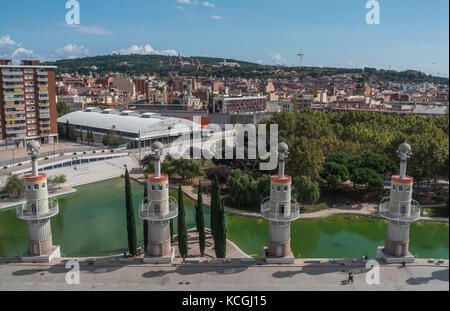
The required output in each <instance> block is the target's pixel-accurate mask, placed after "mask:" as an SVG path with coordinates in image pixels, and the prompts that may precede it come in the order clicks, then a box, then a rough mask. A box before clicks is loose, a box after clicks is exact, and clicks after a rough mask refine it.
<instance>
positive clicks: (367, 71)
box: [45, 54, 449, 85]
mask: <svg viewBox="0 0 450 311" xmlns="http://www.w3.org/2000/svg"><path fill="white" fill-rule="evenodd" d="M170 58H171V59H172V61H175V57H170V56H164V55H137V54H132V55H103V56H94V57H84V58H77V59H62V60H57V61H54V62H47V63H45V65H53V66H57V67H58V68H57V69H56V73H57V74H61V73H71V74H74V73H79V74H85V75H87V74H89V73H92V72H97V73H98V74H100V75H104V74H106V73H109V72H120V73H124V74H128V75H147V74H152V75H153V74H156V75H157V76H159V77H160V78H167V77H169V75H170V71H171V70H170V68H169V66H168V64H169V59H170ZM197 59H198V60H199V61H200V63H201V64H202V68H201V69H200V70H196V69H189V68H188V69H187V70H183V71H182V72H181V73H180V74H181V75H183V76H203V77H209V76H215V77H221V78H233V77H234V78H236V77H241V78H252V79H256V78H259V79H268V78H296V77H297V78H302V77H306V76H309V77H311V78H320V77H323V76H331V75H339V74H358V75H360V77H359V78H358V79H359V80H360V81H359V82H363V81H367V82H377V81H386V82H387V81H391V82H404V83H422V82H432V83H439V84H447V85H448V83H449V80H448V78H441V77H434V76H431V75H427V74H425V73H423V72H420V71H416V70H406V71H402V72H398V71H394V70H384V69H379V70H377V69H375V68H333V67H303V68H299V67H287V66H281V65H260V64H256V63H251V62H246V61H240V60H234V59H227V62H235V63H238V64H239V65H240V67H214V65H217V64H218V63H219V62H222V61H223V59H221V58H213V57H197V56H192V57H184V58H183V60H184V61H186V62H190V61H191V60H197ZM161 63H162V66H160V65H161Z"/></svg>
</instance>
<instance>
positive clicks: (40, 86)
mask: <svg viewBox="0 0 450 311" xmlns="http://www.w3.org/2000/svg"><path fill="white" fill-rule="evenodd" d="M38 88H48V84H46V83H44V84H42V83H39V84H38Z"/></svg>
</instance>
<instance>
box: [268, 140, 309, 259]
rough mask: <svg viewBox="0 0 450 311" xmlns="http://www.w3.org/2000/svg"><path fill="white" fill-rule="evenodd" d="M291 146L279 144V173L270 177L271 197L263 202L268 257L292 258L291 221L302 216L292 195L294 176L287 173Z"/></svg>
mask: <svg viewBox="0 0 450 311" xmlns="http://www.w3.org/2000/svg"><path fill="white" fill-rule="evenodd" d="M288 154H289V148H288V146H287V145H286V144H285V143H280V144H279V146H278V158H279V167H278V175H274V176H271V177H270V180H271V182H270V197H269V198H266V199H264V200H263V202H262V203H261V215H262V217H263V218H265V219H267V220H269V238H268V245H267V248H266V255H267V259H268V260H269V258H288V257H289V258H291V259H292V260H293V258H294V257H293V255H292V252H291V247H290V242H291V222H292V221H294V220H296V219H298V218H299V217H300V209H299V206H298V203H297V202H296V201H295V199H293V198H292V197H291V188H292V178H291V176H288V175H285V173H284V172H285V171H284V168H285V161H286V158H287V156H288Z"/></svg>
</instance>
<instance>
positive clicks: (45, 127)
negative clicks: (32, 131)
mask: <svg viewBox="0 0 450 311" xmlns="http://www.w3.org/2000/svg"><path fill="white" fill-rule="evenodd" d="M51 129H52V128H51V127H50V126H42V125H41V131H50V130H51Z"/></svg>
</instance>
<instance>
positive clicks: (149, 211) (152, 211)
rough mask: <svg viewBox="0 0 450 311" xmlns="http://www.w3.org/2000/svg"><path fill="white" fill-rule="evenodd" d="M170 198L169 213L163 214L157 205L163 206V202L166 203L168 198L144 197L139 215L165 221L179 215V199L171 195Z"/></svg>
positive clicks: (143, 217)
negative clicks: (154, 198)
mask: <svg viewBox="0 0 450 311" xmlns="http://www.w3.org/2000/svg"><path fill="white" fill-rule="evenodd" d="M168 200H169V210H168V212H167V213H165V214H161V213H160V212H158V209H157V208H155V207H157V206H163V204H166V202H167V200H151V201H149V200H148V197H147V198H144V200H142V202H141V205H140V207H139V217H140V218H142V219H145V220H150V221H165V220H170V219H172V218H175V217H177V216H178V203H177V201H176V200H175V199H174V198H172V197H169V199H168Z"/></svg>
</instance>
